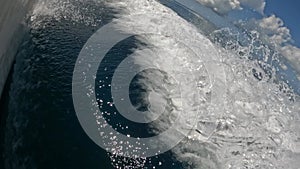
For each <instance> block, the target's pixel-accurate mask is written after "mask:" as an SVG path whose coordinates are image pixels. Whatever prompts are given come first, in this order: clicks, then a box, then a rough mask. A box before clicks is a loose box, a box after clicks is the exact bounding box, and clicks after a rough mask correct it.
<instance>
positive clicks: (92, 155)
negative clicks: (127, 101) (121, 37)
mask: <svg viewBox="0 0 300 169" xmlns="http://www.w3.org/2000/svg"><path fill="white" fill-rule="evenodd" d="M76 5H78V6H80V7H82V9H89V10H82V11H81V12H86V13H87V15H92V16H93V17H95V16H96V17H99V18H98V19H99V22H97V24H96V26H88V25H86V24H84V23H83V22H80V21H79V22H73V21H71V20H68V18H66V19H62V20H59V21H58V20H56V19H54V18H52V17H44V18H41V19H40V20H41V23H40V24H43V25H45V26H43V27H41V28H38V29H36V28H35V29H32V28H31V27H30V24H32V23H30V22H29V23H28V24H29V27H28V31H27V33H26V35H25V36H24V38H23V43H22V45H21V46H20V47H19V49H18V54H17V56H16V62H15V64H14V69H13V70H12V72H11V75H10V80H9V81H8V83H7V87H6V89H5V91H4V95H3V98H2V104H1V109H0V111H1V114H2V116H1V138H0V142H1V163H0V165H1V166H0V168H4V169H17V168H24V169H25V168H26V169H34V168H39V169H69V168H70V169H71V168H72V169H110V168H114V167H113V166H112V165H111V159H110V156H109V154H108V153H107V152H106V151H104V150H103V149H101V148H100V147H98V146H97V145H96V144H95V143H94V142H93V141H92V140H90V139H89V137H88V136H87V135H86V134H85V132H84V131H83V129H82V128H81V126H80V124H79V122H78V119H77V117H76V115H75V111H74V108H73V101H72V75H73V69H74V65H75V62H76V59H77V57H78V55H79V52H80V50H81V49H82V47H83V45H84V44H85V42H86V41H87V40H88V38H89V37H90V36H91V35H92V34H93V33H94V32H95V31H96V30H97V29H99V28H100V27H101V26H103V25H104V24H106V23H108V22H109V21H110V20H111V19H112V18H113V17H112V16H113V13H115V12H116V11H112V10H110V9H108V8H104V7H102V8H99V6H98V7H97V6H93V4H91V3H78V4H76ZM90 11H93V12H92V13H90ZM135 42H136V41H135V39H134V38H130V39H128V40H126V41H125V42H124V44H126V45H123V46H122V44H119V45H121V46H116V47H115V48H114V49H112V50H111V51H110V52H109V53H108V54H107V56H106V62H104V63H105V64H106V65H100V67H99V71H98V74H97V79H96V81H95V82H96V86H97V81H99V80H100V79H101V78H103V77H111V76H112V73H113V70H114V69H115V67H116V66H117V65H118V63H120V62H121V61H122V59H124V58H125V57H126V55H127V54H129V53H130V50H131V49H132V48H134V47H135ZM111 58H113V59H111ZM104 67H108V68H109V70H108V71H105V72H104V71H101V70H102V68H104ZM132 90H133V91H135V92H136V91H140V90H139V86H133V87H132ZM96 92H97V95H101V96H102V98H103V96H105V97H104V98H107V99H108V100H109V99H111V96H110V95H109V93H107V92H109V91H108V90H105V88H103V89H102V90H98V91H96ZM131 98H132V100H133V102H137V101H138V94H133V95H132V96H131ZM103 109H111V108H110V107H107V108H106V107H104V108H103ZM109 118H110V119H112V120H111V121H112V123H113V122H114V121H117V122H120V121H123V122H124V123H127V125H129V126H135V127H134V128H136V129H137V130H134V131H123V132H128V133H129V134H131V135H137V137H138V136H139V137H143V136H140V135H139V134H143V133H145V131H147V126H145V125H144V126H139V125H137V124H134V123H132V122H131V123H130V122H128V121H126V120H124V119H122V117H121V116H120V115H119V116H112V117H109ZM112 125H113V124H112ZM150 134H151V133H150ZM145 136H147V135H145ZM149 161H151V163H150V162H149ZM159 161H161V162H163V163H162V164H163V165H157V164H158V162H159ZM124 165H125V162H124ZM153 166H156V168H170V167H172V168H182V164H179V163H178V162H176V160H175V159H174V158H173V157H172V154H171V153H170V152H167V153H165V154H162V155H160V156H157V157H153V158H152V159H149V160H148V162H147V163H146V164H145V167H144V168H146V167H148V168H152V167H153Z"/></svg>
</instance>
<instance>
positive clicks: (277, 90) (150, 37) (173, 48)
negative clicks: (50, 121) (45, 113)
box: [16, 0, 300, 169]
mask: <svg viewBox="0 0 300 169" xmlns="http://www.w3.org/2000/svg"><path fill="white" fill-rule="evenodd" d="M83 3H85V1H71V0H66V1H63V0H53V1H39V2H38V3H37V4H36V5H35V8H34V10H33V16H32V17H31V28H32V29H33V30H38V29H43V28H45V27H47V25H46V24H49V22H44V20H45V17H46V18H51V19H54V20H56V21H64V20H69V21H71V23H72V24H74V25H76V24H78V23H82V24H84V25H89V26H92V27H96V26H97V25H99V24H100V23H101V22H102V19H103V18H102V17H101V15H103V11H101V10H104V9H102V8H100V7H101V6H104V5H105V6H108V7H109V8H111V9H114V11H117V12H116V14H115V17H116V18H115V19H114V22H115V23H116V25H117V29H120V30H122V31H124V32H127V33H131V34H137V35H139V40H140V41H142V42H144V43H146V44H147V45H148V46H152V48H146V49H145V47H144V46H138V48H137V49H135V50H134V51H133V52H132V54H131V56H135V57H134V58H135V60H134V63H135V64H137V65H147V64H149V63H151V64H153V65H156V66H157V67H158V68H161V69H162V70H164V71H165V72H166V73H167V74H168V77H170V78H166V79H164V80H165V82H166V84H167V85H158V84H161V81H160V80H161V79H158V78H157V77H158V76H160V75H159V74H156V73H155V72H152V73H145V74H142V75H143V77H144V79H142V80H141V81H139V83H140V84H142V85H143V86H146V87H147V88H148V89H151V90H156V91H159V93H160V94H161V95H162V97H161V98H160V99H163V100H164V101H163V102H166V103H171V104H169V105H168V106H169V107H167V110H168V112H169V113H170V114H173V113H174V114H178V113H182V112H183V113H184V117H185V118H184V119H182V120H181V121H180V122H179V123H178V124H176V130H178V131H179V132H181V131H184V130H190V133H189V136H188V137H187V138H186V139H184V140H183V141H181V143H180V144H179V145H177V146H176V147H174V148H173V149H172V150H171V152H172V153H173V154H174V156H175V157H176V159H177V160H178V161H180V162H182V163H183V164H184V166H185V168H195V169H196V168H206V169H207V168H228V169H229V168H232V169H234V168H263V169H265V168H266V169H267V168H272V169H273V168H278V169H280V168H291V169H297V167H298V166H300V163H299V159H300V134H299V131H300V125H299V124H300V123H299V122H300V112H299V111H300V103H299V101H298V99H299V96H298V95H297V94H295V93H294V92H293V90H292V89H291V88H290V87H289V85H288V84H287V83H286V82H283V81H281V80H280V79H278V78H277V77H276V73H277V72H276V70H275V69H274V67H272V65H271V64H269V63H270V62H272V61H277V60H278V58H277V57H276V53H275V54H274V53H272V52H269V51H270V49H268V48H267V47H265V46H263V45H261V46H257V42H258V41H253V43H252V44H251V45H249V46H246V47H245V46H242V45H240V44H239V43H237V41H235V38H234V35H232V34H231V33H230V32H227V33H228V34H229V35H232V37H231V38H230V39H226V40H225V41H222V38H220V37H218V36H217V35H218V34H220V32H221V33H222V30H217V31H215V32H213V33H212V34H211V35H210V37H207V36H205V35H203V34H202V33H200V31H199V30H198V29H197V28H196V27H195V26H193V25H191V24H190V23H189V22H187V21H185V20H184V19H182V18H181V17H179V16H178V15H177V14H176V13H175V12H173V11H172V10H171V9H169V8H167V7H165V6H163V5H162V4H160V3H159V2H157V1H155V0H130V1H125V0H124V1H123V0H121V1H120V0H119V1H114V0H112V1H109V2H103V1H89V3H90V5H88V7H86V8H81V4H83ZM100 11H101V12H100ZM252 33H253V35H254V34H255V32H252ZM255 35H256V34H255ZM218 38H219V39H218ZM210 39H212V40H210ZM223 40H224V39H223ZM258 49H262V50H263V51H262V53H263V59H256V58H253V53H255V52H256V51H257V50H258ZM139 56H147V58H146V59H145V57H139ZM279 62H280V61H279ZM265 68H267V69H265ZM266 70H267V71H266ZM172 79H177V82H174V81H172ZM178 79H179V81H178ZM143 80H144V81H143ZM150 82H151V83H150ZM178 82H179V83H178ZM178 84H180V86H181V87H180V96H181V98H179V99H178V98H177V97H176V96H178V95H177V94H178V93H176V92H177V91H176V89H177V87H178V86H177V85H178ZM145 97H146V96H145ZM183 98H184V99H183ZM109 104H113V103H109ZM153 106H154V107H155V106H156V105H153ZM110 113H112V114H113V112H110ZM195 116H196V118H197V119H196V121H197V124H196V126H193V125H190V126H189V128H185V127H186V126H187V125H186V123H188V121H189V120H190V119H191V118H195ZM174 118H175V117H173V115H169V114H163V115H162V117H161V118H160V119H159V120H157V121H155V122H154V123H153V124H152V125H151V129H152V130H153V132H155V133H157V134H158V133H160V132H161V131H164V130H165V129H166V128H168V126H169V125H170V124H172V122H174ZM25 121H26V120H25ZM19 123H21V122H20V121H19ZM24 123H26V122H24ZM18 133H21V132H18ZM166 139H169V140H172V139H175V138H173V137H172V135H170V136H169V137H168V138H166ZM18 141H19V140H17V141H16V142H18ZM20 144H21V143H20ZM124 146H126V145H124ZM125 151H126V150H125V149H124V150H123V151H122V152H121V153H124V152H125ZM110 155H111V154H110ZM110 158H111V161H112V164H113V165H114V166H115V168H141V167H143V166H144V164H145V163H146V159H145V158H138V159H130V160H128V159H126V158H120V157H119V156H118V154H112V155H111V156H110ZM126 160H128V161H126ZM124 161H125V162H124ZM122 162H124V163H126V164H123V163H122ZM160 165H163V163H161V162H160V163H159V164H157V165H156V166H157V167H159V166H160Z"/></svg>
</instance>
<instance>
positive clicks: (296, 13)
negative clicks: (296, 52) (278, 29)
mask: <svg viewBox="0 0 300 169" xmlns="http://www.w3.org/2000/svg"><path fill="white" fill-rule="evenodd" d="M266 2H267V4H266V8H265V14H266V15H267V16H269V15H271V14H275V15H276V16H277V17H279V18H281V19H282V20H283V22H284V24H285V26H286V27H288V28H289V29H290V31H291V32H290V33H291V35H292V38H293V40H294V41H295V45H296V46H298V47H300V0H267V1H266Z"/></svg>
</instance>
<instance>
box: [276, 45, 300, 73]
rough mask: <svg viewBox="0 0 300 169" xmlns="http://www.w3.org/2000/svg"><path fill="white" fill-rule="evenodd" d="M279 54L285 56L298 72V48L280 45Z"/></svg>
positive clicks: (299, 54) (299, 64)
mask: <svg viewBox="0 0 300 169" xmlns="http://www.w3.org/2000/svg"><path fill="white" fill-rule="evenodd" d="M279 50H280V52H281V54H282V55H283V56H284V57H286V58H287V59H288V60H289V61H290V62H291V64H292V66H293V67H294V69H296V70H297V71H298V72H300V48H297V47H295V46H292V45H286V46H283V47H281V48H280V49H279Z"/></svg>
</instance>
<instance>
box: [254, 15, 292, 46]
mask: <svg viewBox="0 0 300 169" xmlns="http://www.w3.org/2000/svg"><path fill="white" fill-rule="evenodd" d="M256 23H257V24H258V25H259V27H260V29H261V31H262V33H264V34H266V35H268V36H269V38H270V40H271V41H272V42H273V43H275V44H278V45H282V44H284V43H286V42H290V41H291V34H290V30H289V29H288V28H287V27H285V26H284V23H283V21H282V20H281V19H280V18H278V17H276V16H275V15H271V16H270V17H265V18H263V19H261V20H257V21H256Z"/></svg>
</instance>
